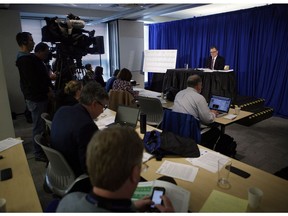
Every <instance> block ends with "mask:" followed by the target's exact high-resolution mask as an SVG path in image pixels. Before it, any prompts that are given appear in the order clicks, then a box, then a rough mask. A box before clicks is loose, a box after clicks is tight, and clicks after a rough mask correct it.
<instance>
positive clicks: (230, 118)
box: [223, 114, 237, 120]
mask: <svg viewBox="0 0 288 216" xmlns="http://www.w3.org/2000/svg"><path fill="white" fill-rule="evenodd" d="M236 117H237V115H234V114H228V115H226V116H224V117H223V118H225V119H229V120H233V119H235V118H236Z"/></svg>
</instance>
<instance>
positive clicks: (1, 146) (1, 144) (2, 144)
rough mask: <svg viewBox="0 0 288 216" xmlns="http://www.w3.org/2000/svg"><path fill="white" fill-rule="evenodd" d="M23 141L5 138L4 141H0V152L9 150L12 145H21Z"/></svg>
mask: <svg viewBox="0 0 288 216" xmlns="http://www.w3.org/2000/svg"><path fill="white" fill-rule="evenodd" d="M22 142H23V140H20V139H14V138H7V139H5V140H2V141H0V152H1V151H4V150H6V149H8V148H11V147H12V146H14V145H17V144H20V143H22Z"/></svg>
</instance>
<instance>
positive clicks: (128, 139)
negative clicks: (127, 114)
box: [86, 126, 143, 198]
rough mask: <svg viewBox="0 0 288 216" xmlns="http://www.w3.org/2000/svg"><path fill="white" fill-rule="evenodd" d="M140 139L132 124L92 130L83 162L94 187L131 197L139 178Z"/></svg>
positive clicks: (141, 146) (141, 150) (141, 145)
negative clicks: (92, 134)
mask: <svg viewBox="0 0 288 216" xmlns="http://www.w3.org/2000/svg"><path fill="white" fill-rule="evenodd" d="M142 155H143V143H142V140H141V139H140V137H139V135H138V134H137V133H136V131H135V130H134V129H133V128H131V127H119V126H114V127H109V128H106V129H104V130H102V131H99V132H97V133H95V134H94V136H93V137H92V138H91V140H90V143H89V144H88V147H87V158H86V165H87V169H88V173H89V176H90V180H91V183H92V185H93V187H96V188H99V189H104V190H108V191H110V192H114V193H122V194H123V192H124V194H123V197H121V198H131V196H132V195H133V192H134V190H135V188H136V187H137V184H138V182H139V180H140V173H141V164H142Z"/></svg>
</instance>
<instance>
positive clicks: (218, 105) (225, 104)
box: [209, 95, 231, 113]
mask: <svg viewBox="0 0 288 216" xmlns="http://www.w3.org/2000/svg"><path fill="white" fill-rule="evenodd" d="M230 104H231V98H227V97H222V96H216V95H212V97H211V99H210V103H209V108H210V109H212V110H217V111H219V112H221V113H228V112H229V108H230Z"/></svg>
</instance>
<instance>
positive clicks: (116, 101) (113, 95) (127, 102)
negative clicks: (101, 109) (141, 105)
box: [109, 89, 136, 112]
mask: <svg viewBox="0 0 288 216" xmlns="http://www.w3.org/2000/svg"><path fill="white" fill-rule="evenodd" d="M118 105H124V106H135V107H136V104H135V99H134V97H133V95H132V94H131V93H129V92H128V91H122V90H112V89H111V90H110V91H109V109H111V110H113V111H115V112H117V108H118Z"/></svg>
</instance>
